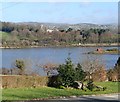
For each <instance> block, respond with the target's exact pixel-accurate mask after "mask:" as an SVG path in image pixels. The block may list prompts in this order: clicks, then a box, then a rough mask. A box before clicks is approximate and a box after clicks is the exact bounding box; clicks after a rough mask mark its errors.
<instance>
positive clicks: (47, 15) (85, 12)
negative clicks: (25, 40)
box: [0, 2, 118, 24]
mask: <svg viewBox="0 0 120 102" xmlns="http://www.w3.org/2000/svg"><path fill="white" fill-rule="evenodd" d="M0 10H1V11H2V17H1V18H0V19H1V21H9V22H51V23H70V24H76V23H95V24H110V23H117V22H118V20H117V19H118V3H117V2H101V3H100V2H66V3H65V2H62V3H60V2H56V3H54V2H47V3H42V2H26V3H25V2H18V3H15V2H14V3H8V2H6V3H2V8H1V9H0Z"/></svg>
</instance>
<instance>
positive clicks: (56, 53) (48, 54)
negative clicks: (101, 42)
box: [1, 47, 118, 74]
mask: <svg viewBox="0 0 120 102" xmlns="http://www.w3.org/2000/svg"><path fill="white" fill-rule="evenodd" d="M102 48H103V49H108V48H113V47H102ZM114 48H116V47H114ZM96 49H97V47H67V48H66V47H61V48H60V47H56V48H55V47H53V48H24V49H1V50H2V55H1V56H2V68H12V67H13V66H14V63H15V60H16V59H24V60H27V61H28V62H30V63H29V66H32V67H37V65H43V64H46V63H54V64H62V63H65V59H66V58H67V57H68V54H69V53H70V55H69V56H70V57H71V59H72V61H73V63H75V64H76V63H77V62H80V63H83V62H84V60H86V59H87V58H88V57H89V58H90V57H95V58H97V59H99V60H100V61H101V62H102V63H103V64H104V65H105V67H106V68H107V69H109V68H112V67H114V65H115V63H116V62H117V59H118V55H114V54H113V55H112V54H111V55H110V54H103V55H88V54H85V53H87V52H89V51H93V50H96ZM42 73H43V71H41V74H42Z"/></svg>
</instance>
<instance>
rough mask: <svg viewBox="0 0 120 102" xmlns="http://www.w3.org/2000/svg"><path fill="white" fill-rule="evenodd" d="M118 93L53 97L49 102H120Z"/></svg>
mask: <svg viewBox="0 0 120 102" xmlns="http://www.w3.org/2000/svg"><path fill="white" fill-rule="evenodd" d="M119 100H120V94H112V95H98V96H81V97H74V96H73V97H71V98H63V99H54V100H53V101H51V102H63V101H66V102H120V101H119Z"/></svg>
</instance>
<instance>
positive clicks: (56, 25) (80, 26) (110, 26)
mask: <svg viewBox="0 0 120 102" xmlns="http://www.w3.org/2000/svg"><path fill="white" fill-rule="evenodd" d="M17 24H25V25H32V26H41V25H43V26H45V27H47V28H50V29H53V28H58V29H68V28H73V29H90V28H102V29H117V27H118V26H117V24H103V25H102V24H92V23H78V24H66V23H40V22H20V23H17Z"/></svg>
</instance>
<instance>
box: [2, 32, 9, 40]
mask: <svg viewBox="0 0 120 102" xmlns="http://www.w3.org/2000/svg"><path fill="white" fill-rule="evenodd" d="M9 36H10V35H9V33H6V32H0V39H7V38H8V37H9Z"/></svg>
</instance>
